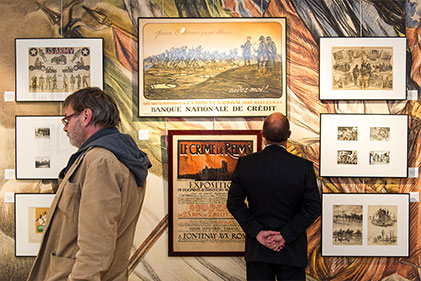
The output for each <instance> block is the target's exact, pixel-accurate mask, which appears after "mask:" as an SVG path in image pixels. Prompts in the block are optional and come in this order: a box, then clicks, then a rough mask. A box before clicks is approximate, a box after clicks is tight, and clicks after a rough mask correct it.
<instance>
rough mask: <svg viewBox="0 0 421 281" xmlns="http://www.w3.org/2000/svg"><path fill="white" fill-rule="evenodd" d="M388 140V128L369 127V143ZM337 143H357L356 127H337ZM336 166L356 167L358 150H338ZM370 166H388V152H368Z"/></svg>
mask: <svg viewBox="0 0 421 281" xmlns="http://www.w3.org/2000/svg"><path fill="white" fill-rule="evenodd" d="M389 140H390V127H370V141H379V142H387V141H389ZM338 141H345V142H348V141H358V127H355V126H351V127H338ZM337 164H342V165H358V150H338V159H337ZM369 164H370V165H387V164H390V151H388V150H370V151H369Z"/></svg>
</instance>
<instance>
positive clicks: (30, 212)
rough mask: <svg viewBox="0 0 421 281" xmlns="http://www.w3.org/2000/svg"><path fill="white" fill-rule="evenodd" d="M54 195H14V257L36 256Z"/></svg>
mask: <svg viewBox="0 0 421 281" xmlns="http://www.w3.org/2000/svg"><path fill="white" fill-rule="evenodd" d="M54 196H55V194H41V193H15V256H17V257H18V256H19V257H30V256H36V255H37V253H38V250H39V246H40V243H41V238H42V233H43V232H44V228H45V225H46V222H47V215H48V211H49V209H50V206H51V203H52V202H53V199H54Z"/></svg>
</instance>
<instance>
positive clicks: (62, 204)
mask: <svg viewBox="0 0 421 281" xmlns="http://www.w3.org/2000/svg"><path fill="white" fill-rule="evenodd" d="M79 198H80V189H79V184H77V183H71V182H66V183H65V186H64V187H63V193H62V194H61V197H60V200H59V202H58V203H57V207H58V208H59V209H60V210H61V211H62V212H64V213H65V214H66V216H68V217H73V216H74V214H75V209H76V206H77V205H78V204H79Z"/></svg>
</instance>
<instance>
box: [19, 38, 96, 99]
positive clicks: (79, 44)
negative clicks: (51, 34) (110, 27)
mask: <svg viewBox="0 0 421 281" xmlns="http://www.w3.org/2000/svg"><path fill="white" fill-rule="evenodd" d="M15 56H16V57H15V60H16V78H15V79H16V81H15V82H16V101H63V100H64V99H65V98H66V97H67V96H68V95H69V94H71V93H72V92H74V91H77V90H79V89H81V88H85V87H99V88H101V89H102V87H103V39H102V38H48V39H47V38H41V39H31V38H17V39H15Z"/></svg>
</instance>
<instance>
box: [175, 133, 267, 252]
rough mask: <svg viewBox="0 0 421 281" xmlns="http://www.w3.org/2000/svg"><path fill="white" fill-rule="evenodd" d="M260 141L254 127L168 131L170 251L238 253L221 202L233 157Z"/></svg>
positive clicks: (236, 228)
mask: <svg viewBox="0 0 421 281" xmlns="http://www.w3.org/2000/svg"><path fill="white" fill-rule="evenodd" d="M261 145H262V137H261V133H260V131H257V130H240V131H238V130H231V131H225V130H215V131H203V130H185V131H182V130H170V131H168V155H169V160H168V163H169V165H168V179H169V192H168V193H169V199H168V202H169V212H168V213H169V239H168V241H169V250H168V253H169V255H170V256H232V255H242V254H244V242H245V234H244V232H243V231H242V229H241V227H240V225H239V224H238V223H237V221H236V220H235V219H234V218H233V217H232V216H231V214H230V213H229V212H228V210H227V208H226V202H227V196H228V190H229V187H230V184H231V176H232V172H233V171H234V168H235V165H236V163H237V159H238V158H239V157H240V156H243V155H246V154H250V153H253V152H256V151H259V150H260V149H261Z"/></svg>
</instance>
